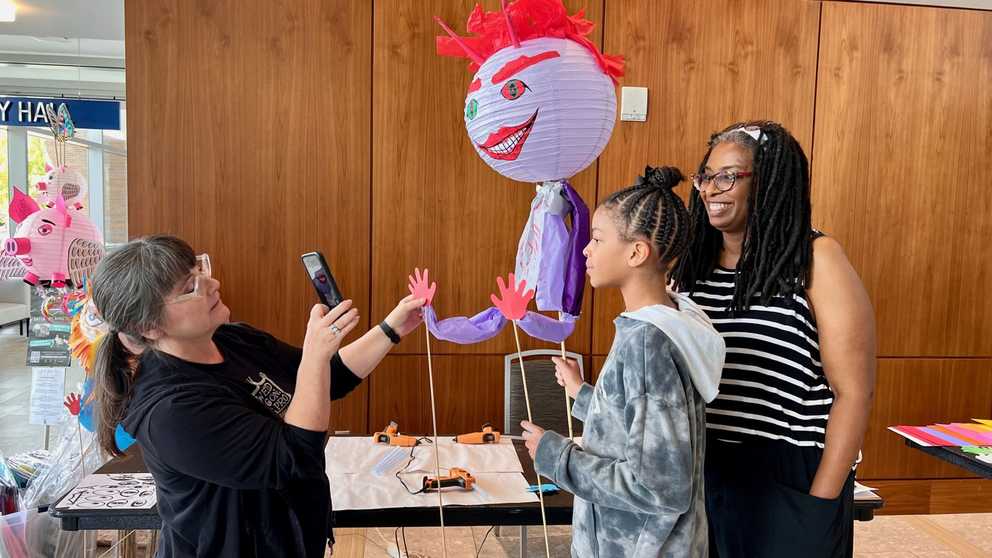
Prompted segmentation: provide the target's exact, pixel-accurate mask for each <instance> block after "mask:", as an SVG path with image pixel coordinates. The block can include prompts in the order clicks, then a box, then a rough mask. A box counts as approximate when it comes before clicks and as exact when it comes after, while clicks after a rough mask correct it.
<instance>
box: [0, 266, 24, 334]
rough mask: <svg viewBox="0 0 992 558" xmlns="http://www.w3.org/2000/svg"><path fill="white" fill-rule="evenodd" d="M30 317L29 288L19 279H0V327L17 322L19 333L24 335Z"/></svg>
mask: <svg viewBox="0 0 992 558" xmlns="http://www.w3.org/2000/svg"><path fill="white" fill-rule="evenodd" d="M30 317H31V288H30V287H29V286H28V285H27V284H26V283H24V281H21V280H20V279H8V280H6V281H0V327H6V326H8V325H10V324H12V323H14V322H17V324H18V325H19V326H20V332H21V335H26V334H27V332H28V329H27V325H28V320H29V319H30Z"/></svg>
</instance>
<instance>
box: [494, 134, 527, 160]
mask: <svg viewBox="0 0 992 558" xmlns="http://www.w3.org/2000/svg"><path fill="white" fill-rule="evenodd" d="M526 131H527V129H526V128H524V129H521V130H517V131H516V132H514V133H512V134H510V136H509V137H507V138H506V139H505V140H503V141H501V142H499V143H498V144H496V145H494V146H492V147H490V148H489V151H492V152H493V153H496V154H497V155H506V154H507V153H510V152H511V151H513V148H515V147H516V146H517V144H518V143H520V138H522V137H524V132H526Z"/></svg>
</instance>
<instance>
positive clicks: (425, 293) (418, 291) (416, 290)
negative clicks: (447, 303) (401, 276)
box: [407, 268, 437, 306]
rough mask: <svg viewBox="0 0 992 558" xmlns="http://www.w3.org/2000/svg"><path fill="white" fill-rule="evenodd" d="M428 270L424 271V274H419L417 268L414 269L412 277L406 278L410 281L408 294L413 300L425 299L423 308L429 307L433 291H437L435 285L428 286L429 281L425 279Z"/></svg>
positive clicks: (432, 298) (432, 299)
mask: <svg viewBox="0 0 992 558" xmlns="http://www.w3.org/2000/svg"><path fill="white" fill-rule="evenodd" d="M429 272H430V270H428V269H426V268H425V269H424V274H423V275H421V274H420V269H419V268H414V270H413V275H409V276H407V278H408V279H410V285H409V286H408V287H407V288H409V289H410V294H412V295H413V296H414V297H415V298H426V299H427V303H426V304H425V306H430V305H431V302H433V301H434V291H436V290H437V283H430V286H428V281H429V279H428V278H427V276H428V273H429Z"/></svg>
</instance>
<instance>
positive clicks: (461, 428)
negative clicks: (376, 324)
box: [369, 355, 503, 434]
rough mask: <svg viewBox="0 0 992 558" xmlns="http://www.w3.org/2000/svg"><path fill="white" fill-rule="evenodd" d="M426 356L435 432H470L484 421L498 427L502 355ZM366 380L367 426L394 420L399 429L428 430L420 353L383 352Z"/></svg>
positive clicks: (428, 412) (424, 368) (427, 401)
mask: <svg viewBox="0 0 992 558" xmlns="http://www.w3.org/2000/svg"><path fill="white" fill-rule="evenodd" d="M432 360H433V365H434V388H435V392H434V394H435V397H436V399H437V428H438V432H439V433H442V434H457V433H463V432H475V431H478V430H479V427H480V426H482V424H483V423H485V422H489V423H492V424H493V425H495V426H498V429H499V430H502V428H503V357H502V356H492V355H435V356H434V357H433V359H432ZM369 380H370V382H371V383H370V390H371V393H370V397H369V400H370V404H369V428H370V429H373V430H376V429H380V428H382V427H383V426H386V425H387V424H389V421H393V420H395V421H396V422H397V423H398V424H399V427H400V431H401V432H407V433H411V434H427V433H432V432H433V428H432V426H431V399H430V397H431V396H430V383H429V382H428V374H427V357H426V356H424V355H390V356H387V357H386V359H385V360H384V361H383V362H382V364H380V365H379V368H377V369H376V371H375V372H373V373H372V376H370V378H369Z"/></svg>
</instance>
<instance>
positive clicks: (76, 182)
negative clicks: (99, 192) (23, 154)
mask: <svg viewBox="0 0 992 558" xmlns="http://www.w3.org/2000/svg"><path fill="white" fill-rule="evenodd" d="M45 172H46V173H47V174H46V175H45V178H44V180H39V181H38V190H39V191H40V192H41V195H40V196H39V201H40V202H41V205H42V206H44V207H55V200H56V199H58V197H59V196H62V198H63V199H64V200H65V204H66V206H67V207H71V208H72V209H77V210H78V209H82V208H83V202H84V201H86V196H87V193H86V179H85V178H84V177H83V175H82V173H80V172H79V171H78V170H76V169H75V168H73V167H70V166H68V165H60V166H58V167H53V166H51V165H46V166H45Z"/></svg>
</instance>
